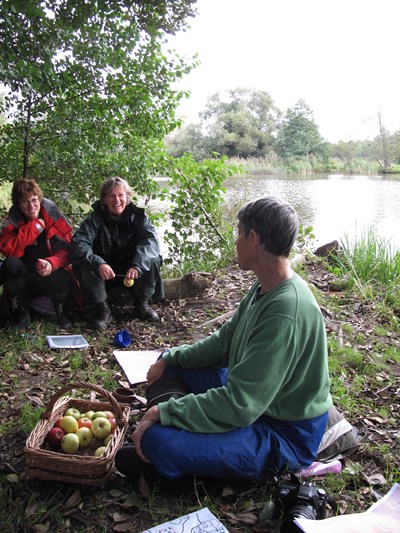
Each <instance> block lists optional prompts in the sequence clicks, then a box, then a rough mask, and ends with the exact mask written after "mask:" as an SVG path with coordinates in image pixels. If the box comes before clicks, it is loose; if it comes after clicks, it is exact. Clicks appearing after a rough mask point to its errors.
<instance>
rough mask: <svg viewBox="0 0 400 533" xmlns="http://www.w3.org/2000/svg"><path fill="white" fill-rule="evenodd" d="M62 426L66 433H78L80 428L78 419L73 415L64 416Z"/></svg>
mask: <svg viewBox="0 0 400 533" xmlns="http://www.w3.org/2000/svg"><path fill="white" fill-rule="evenodd" d="M60 425H61V429H63V430H64V431H65V433H76V431H77V430H78V427H79V426H78V421H77V419H76V418H75V417H74V416H71V415H66V416H63V417H62V420H61V423H60Z"/></svg>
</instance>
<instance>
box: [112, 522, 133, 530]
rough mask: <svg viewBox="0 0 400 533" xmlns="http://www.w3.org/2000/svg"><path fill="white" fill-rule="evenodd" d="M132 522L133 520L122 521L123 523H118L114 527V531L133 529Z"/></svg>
mask: <svg viewBox="0 0 400 533" xmlns="http://www.w3.org/2000/svg"><path fill="white" fill-rule="evenodd" d="M132 525H133V524H132V523H131V522H124V523H121V524H116V525H115V526H114V527H113V531H121V532H124V531H133V529H132Z"/></svg>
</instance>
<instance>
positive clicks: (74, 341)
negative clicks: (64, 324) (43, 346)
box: [46, 335, 89, 348]
mask: <svg viewBox="0 0 400 533" xmlns="http://www.w3.org/2000/svg"><path fill="white" fill-rule="evenodd" d="M46 339H47V342H48V344H49V346H50V348H87V347H88V346H89V343H88V341H87V340H86V339H85V337H83V336H82V335H46Z"/></svg>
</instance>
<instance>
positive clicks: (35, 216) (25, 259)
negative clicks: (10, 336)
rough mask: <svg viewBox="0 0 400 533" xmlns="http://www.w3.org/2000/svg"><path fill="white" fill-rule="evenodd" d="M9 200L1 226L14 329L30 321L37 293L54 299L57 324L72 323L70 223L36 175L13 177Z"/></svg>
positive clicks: (5, 281)
mask: <svg viewBox="0 0 400 533" xmlns="http://www.w3.org/2000/svg"><path fill="white" fill-rule="evenodd" d="M11 198H12V206H11V208H10V210H9V212H8V217H7V220H6V222H5V224H4V225H3V228H2V229H1V232H0V253H1V254H3V256H5V258H6V259H5V260H4V262H3V264H2V267H1V275H2V282H3V287H4V293H5V296H6V300H7V303H8V307H9V311H10V314H11V321H12V323H13V325H14V326H15V328H16V329H24V328H26V327H28V326H29V324H30V304H31V302H32V300H33V299H35V298H36V297H39V296H48V297H50V298H51V300H52V301H53V304H54V306H55V308H56V312H57V315H58V317H59V320H60V325H61V327H62V328H64V329H68V328H70V327H71V326H72V321H71V318H70V315H69V307H70V296H71V286H72V283H71V280H72V278H71V273H72V270H71V267H70V266H69V265H70V245H71V239H72V228H71V226H70V224H69V222H68V220H67V219H66V217H65V216H64V215H63V214H62V213H61V212H60V211H59V209H58V207H57V206H56V204H55V203H54V202H52V201H51V200H49V199H47V198H43V192H42V190H41V189H40V187H39V185H38V184H37V183H36V182H35V180H28V179H21V180H18V181H16V182H15V183H14V185H13V188H12V193H11Z"/></svg>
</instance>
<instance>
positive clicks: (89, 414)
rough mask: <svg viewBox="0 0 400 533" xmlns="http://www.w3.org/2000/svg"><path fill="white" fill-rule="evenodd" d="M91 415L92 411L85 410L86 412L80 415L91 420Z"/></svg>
mask: <svg viewBox="0 0 400 533" xmlns="http://www.w3.org/2000/svg"><path fill="white" fill-rule="evenodd" d="M93 415H94V411H86V413H84V414H83V415H82V418H90V420H92V418H93Z"/></svg>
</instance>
